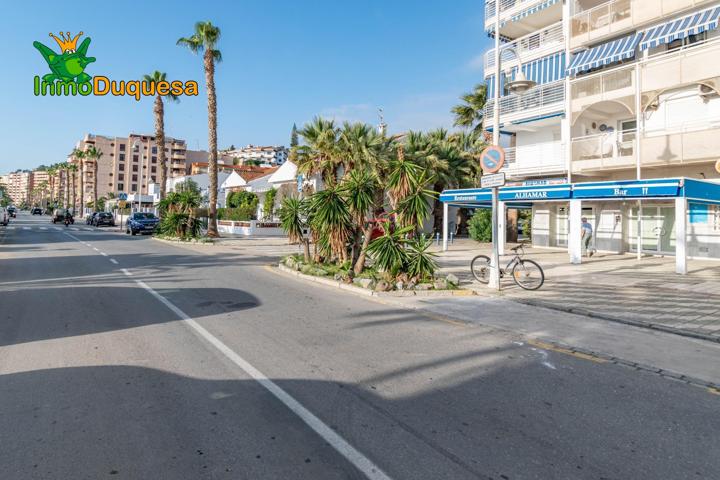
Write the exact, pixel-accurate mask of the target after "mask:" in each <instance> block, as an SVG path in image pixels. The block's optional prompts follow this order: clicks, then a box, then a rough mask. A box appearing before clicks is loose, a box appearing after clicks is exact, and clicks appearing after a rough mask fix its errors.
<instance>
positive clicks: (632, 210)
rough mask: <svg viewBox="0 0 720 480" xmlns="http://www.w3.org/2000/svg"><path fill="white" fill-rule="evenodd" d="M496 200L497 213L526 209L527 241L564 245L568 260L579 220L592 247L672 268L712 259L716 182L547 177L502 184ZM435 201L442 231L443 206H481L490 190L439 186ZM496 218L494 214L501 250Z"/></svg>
mask: <svg viewBox="0 0 720 480" xmlns="http://www.w3.org/2000/svg"><path fill="white" fill-rule="evenodd" d="M499 199H500V208H501V209H502V210H503V212H504V211H505V210H506V209H507V208H532V211H533V222H532V243H533V245H534V246H537V247H558V248H567V250H568V253H569V256H570V261H571V262H572V263H581V262H582V253H583V252H582V245H581V243H582V242H581V233H580V224H581V219H582V218H583V217H586V218H587V219H588V221H589V222H590V223H591V224H592V225H593V245H594V247H595V248H596V249H598V250H600V251H607V252H615V253H627V252H635V253H637V254H638V257H640V255H641V254H651V255H673V256H675V258H676V270H677V272H678V273H686V272H687V259H688V258H714V259H720V183H716V182H712V181H708V180H696V179H689V178H661V179H651V180H630V181H612V182H589V183H574V184H571V183H551V182H548V183H546V184H541V185H508V186H505V187H502V188H500V192H499ZM440 200H441V201H442V202H443V205H444V212H445V218H444V220H445V223H444V230H443V231H444V232H447V228H446V224H447V216H448V212H449V208H451V207H465V208H489V206H490V202H491V191H490V190H489V189H463V190H446V191H444V192H442V194H441V195H440ZM504 218H505V215H500V219H501V220H500V223H501V225H500V229H499V230H500V237H501V238H500V244H501V247H500V249H501V252H502V251H503V250H504V243H505V238H504V237H505V228H504V220H503V219H504ZM638 245H640V251H639V252H638ZM443 248H444V249H446V248H447V235H444V237H443Z"/></svg>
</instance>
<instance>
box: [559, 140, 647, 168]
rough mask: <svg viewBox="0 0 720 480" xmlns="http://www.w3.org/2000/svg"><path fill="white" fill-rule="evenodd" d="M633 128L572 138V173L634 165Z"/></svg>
mask: <svg viewBox="0 0 720 480" xmlns="http://www.w3.org/2000/svg"><path fill="white" fill-rule="evenodd" d="M636 137H637V132H636V131H635V130H625V131H620V132H617V131H615V132H612V133H601V134H598V135H587V136H584V137H578V138H573V139H572V148H571V150H572V152H571V159H572V163H571V169H572V173H573V174H582V173H587V172H593V171H594V172H597V171H606V170H614V169H615V170H617V169H626V168H632V167H635V142H636V140H637V138H636Z"/></svg>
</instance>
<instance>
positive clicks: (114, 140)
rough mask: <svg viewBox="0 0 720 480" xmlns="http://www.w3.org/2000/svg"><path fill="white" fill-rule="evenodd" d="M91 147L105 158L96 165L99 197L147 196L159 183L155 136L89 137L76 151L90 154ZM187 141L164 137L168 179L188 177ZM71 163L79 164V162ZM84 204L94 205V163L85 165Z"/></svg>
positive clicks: (74, 159) (74, 160)
mask: <svg viewBox="0 0 720 480" xmlns="http://www.w3.org/2000/svg"><path fill="white" fill-rule="evenodd" d="M91 145H93V146H95V148H96V149H98V150H100V151H101V152H102V153H103V155H102V157H101V158H100V160H99V162H98V165H97V189H98V191H97V196H98V198H100V197H103V196H106V195H107V194H109V193H112V194H113V195H115V196H117V195H118V194H119V193H128V194H131V195H132V194H138V195H148V194H149V192H150V189H151V186H152V185H153V184H155V183H158V182H159V181H160V164H159V160H158V147H157V143H156V142H155V137H154V136H153V135H140V134H135V133H131V134H130V135H128V136H127V137H106V136H102V135H93V134H87V135H85V137H84V138H83V139H82V140H80V141H79V142H78V143H77V144H76V147H75V148H77V149H79V150H83V151H85V150H87V148H89V147H90V146H91ZM185 152H186V144H185V140H178V139H174V138H171V137H165V156H166V159H167V167H168V178H173V177H179V176H182V175H185ZM70 161H72V162H75V163H78V160H77V159H76V158H73V157H71V158H70ZM83 171H84V177H83V190H84V192H83V200H84V202H83V203H84V204H87V202H90V201H92V182H93V181H94V176H95V170H94V165H93V164H92V163H91V162H84V165H83Z"/></svg>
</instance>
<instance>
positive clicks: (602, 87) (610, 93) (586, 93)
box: [570, 65, 635, 113]
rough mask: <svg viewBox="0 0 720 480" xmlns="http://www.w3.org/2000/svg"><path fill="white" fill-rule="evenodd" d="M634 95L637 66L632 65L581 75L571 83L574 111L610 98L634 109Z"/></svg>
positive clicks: (577, 111)
mask: <svg viewBox="0 0 720 480" xmlns="http://www.w3.org/2000/svg"><path fill="white" fill-rule="evenodd" d="M634 96H635V68H634V66H632V65H630V66H625V67H621V68H618V69H613V70H608V71H602V72H598V73H595V74H593V75H589V76H587V77H580V78H578V79H577V80H573V81H572V82H571V83H570V98H571V103H570V108H571V110H572V112H573V113H579V112H583V111H584V110H585V109H586V108H587V107H589V106H591V105H593V104H596V103H600V102H604V101H609V100H613V101H620V102H621V103H624V104H625V105H626V106H627V107H628V109H630V110H634V108H635V107H634V105H635V103H634V102H635V100H634Z"/></svg>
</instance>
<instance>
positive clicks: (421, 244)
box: [406, 235, 438, 280]
mask: <svg viewBox="0 0 720 480" xmlns="http://www.w3.org/2000/svg"><path fill="white" fill-rule="evenodd" d="M431 245H432V239H431V238H426V237H425V235H421V236H419V237H416V238H414V239H412V240H409V241H408V242H407V256H408V260H407V265H406V271H407V273H408V275H410V276H411V277H418V278H419V279H420V280H427V279H428V278H432V276H433V274H434V273H435V270H437V267H438V265H437V262H435V259H434V257H436V256H437V255H436V254H434V253H433V252H430V251H428V250H429V248H430V246H431Z"/></svg>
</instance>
